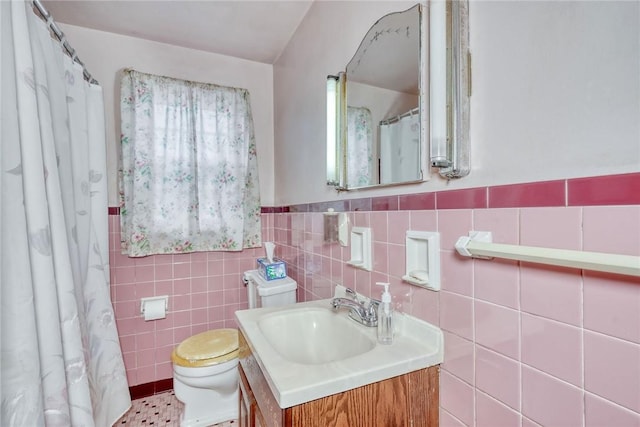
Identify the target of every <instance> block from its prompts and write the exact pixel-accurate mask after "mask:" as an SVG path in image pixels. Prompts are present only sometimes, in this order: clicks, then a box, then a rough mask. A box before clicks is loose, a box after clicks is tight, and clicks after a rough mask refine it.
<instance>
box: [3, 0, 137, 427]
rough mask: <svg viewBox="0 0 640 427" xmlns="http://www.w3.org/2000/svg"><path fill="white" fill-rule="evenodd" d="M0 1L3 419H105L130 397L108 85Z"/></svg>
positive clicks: (90, 422) (20, 11)
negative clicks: (113, 277) (117, 294)
mask: <svg viewBox="0 0 640 427" xmlns="http://www.w3.org/2000/svg"><path fill="white" fill-rule="evenodd" d="M32 7H33V6H32V4H31V2H30V1H22V0H12V1H0V29H1V31H2V36H1V37H0V40H1V41H2V61H0V64H1V69H0V74H1V75H2V79H1V86H0V94H1V96H0V102H1V107H0V108H1V109H2V121H1V122H0V135H1V140H0V141H1V145H0V149H1V151H0V159H1V164H2V172H1V173H0V184H1V186H2V192H1V200H2V202H1V204H0V227H1V232H0V243H1V249H0V253H1V254H2V256H1V257H0V258H1V264H2V265H1V270H0V271H1V276H2V281H1V282H0V305H1V308H0V319H1V320H0V324H1V325H2V332H1V334H0V351H1V354H2V356H1V358H0V378H1V379H2V381H0V383H1V389H0V390H1V394H0V396H1V401H2V414H1V418H0V425H2V426H44V425H46V426H60V427H67V426H89V427H90V426H109V425H112V424H113V423H114V422H116V421H117V419H118V418H119V417H120V416H121V415H122V414H123V413H124V412H126V410H127V409H128V408H129V406H130V405H131V399H130V397H129V389H128V385H127V378H126V373H125V369H124V363H123V360H122V352H121V350H120V343H119V341H118V332H117V330H116V325H115V321H114V313H113V307H112V305H111V299H110V291H109V245H108V228H107V188H106V178H105V175H106V149H105V124H104V105H103V99H102V88H100V86H97V85H90V84H88V83H87V82H85V81H84V79H83V75H82V67H80V66H79V65H78V64H74V63H73V62H72V60H71V59H70V58H69V57H68V56H65V55H64V54H63V53H62V49H61V47H60V44H59V43H58V42H57V41H54V40H53V39H51V37H50V35H49V30H48V28H47V25H46V24H45V23H44V22H43V21H42V20H40V18H38V17H37V16H36V15H35V14H34V13H33V10H32Z"/></svg>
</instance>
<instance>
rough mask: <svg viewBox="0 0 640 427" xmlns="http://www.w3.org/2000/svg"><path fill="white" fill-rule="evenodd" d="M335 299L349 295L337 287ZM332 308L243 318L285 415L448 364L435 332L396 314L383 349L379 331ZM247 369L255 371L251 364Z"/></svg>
mask: <svg viewBox="0 0 640 427" xmlns="http://www.w3.org/2000/svg"><path fill="white" fill-rule="evenodd" d="M336 296H339V297H344V296H345V294H344V287H342V286H336ZM330 301H331V300H330V299H325V300H318V301H310V302H303V303H298V304H292V305H288V306H284V307H264V308H258V309H253V310H239V311H236V319H237V320H238V326H239V327H240V330H241V331H242V333H243V334H244V336H245V338H246V339H247V344H248V345H249V347H250V349H251V358H255V363H257V365H258V366H259V367H260V370H261V371H262V373H263V374H264V377H265V379H266V381H267V384H268V385H269V388H270V389H271V392H272V393H273V396H274V397H275V399H276V401H277V402H278V405H279V406H280V408H289V407H291V406H295V405H299V404H301V403H305V402H309V401H311V400H315V399H320V398H322V397H325V396H330V395H332V394H336V393H340V392H343V391H346V390H351V389H354V388H357V387H361V386H363V385H366V384H371V383H374V382H377V381H382V380H385V379H388V378H392V377H395V376H398V375H403V374H406V373H409V372H412V371H416V370H418V369H423V368H427V367H429V366H434V365H437V364H439V363H442V360H443V354H444V348H443V347H444V344H443V341H444V340H443V335H442V331H441V330H440V329H439V328H437V327H436V326H433V325H431V324H430V323H427V322H425V321H423V320H420V319H417V318H415V317H413V316H409V315H405V314H402V313H396V316H395V323H396V328H395V330H396V334H395V338H394V340H393V344H391V345H381V344H378V343H377V341H376V328H371V327H367V326H363V325H360V324H358V323H356V322H355V321H353V320H351V319H349V317H348V312H349V310H348V309H344V308H343V309H340V310H339V311H337V312H334V311H333V310H332V309H331V306H330ZM240 363H241V364H242V365H243V367H245V369H246V368H247V367H250V365H251V366H253V362H251V360H250V359H247V360H244V359H241V360H240ZM245 363H246V364H247V366H245Z"/></svg>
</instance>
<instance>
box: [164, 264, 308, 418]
mask: <svg viewBox="0 0 640 427" xmlns="http://www.w3.org/2000/svg"><path fill="white" fill-rule="evenodd" d="M243 281H244V283H245V285H246V286H247V297H248V302H249V308H259V307H276V306H281V305H287V304H293V303H295V302H296V289H297V287H298V286H297V283H296V282H295V281H294V280H293V279H291V278H290V277H285V278H283V279H278V280H270V281H267V280H265V279H264V278H263V277H262V276H261V275H260V274H259V273H258V271H257V270H251V271H247V272H245V273H244V275H243ZM171 361H172V362H173V390H174V393H175V396H176V398H177V399H178V400H179V401H180V402H182V403H183V404H184V410H183V413H182V417H181V420H180V427H204V426H210V425H212V424H217V423H220V422H223V421H229V420H236V419H238V407H239V403H238V330H237V329H212V330H210V331H206V332H202V333H199V334H196V335H194V336H192V337H189V338H187V339H186V340H184V341H182V342H181V343H180V344H179V345H178V346H176V348H175V349H174V350H173V352H172V354H171Z"/></svg>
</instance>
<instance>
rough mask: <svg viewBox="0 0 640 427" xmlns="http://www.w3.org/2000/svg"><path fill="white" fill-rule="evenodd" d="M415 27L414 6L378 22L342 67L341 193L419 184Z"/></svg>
mask: <svg viewBox="0 0 640 427" xmlns="http://www.w3.org/2000/svg"><path fill="white" fill-rule="evenodd" d="M420 23H421V6H420V5H416V6H414V7H412V8H411V9H409V10H406V11H404V12H396V13H391V14H389V15H386V16H384V17H382V18H381V19H380V20H378V21H377V22H376V23H375V24H374V25H373V26H372V27H371V29H370V30H369V32H368V33H367V34H366V36H365V37H364V39H363V40H362V42H361V43H360V46H359V48H358V50H357V51H356V53H355V55H354V56H353V59H352V60H351V61H350V62H349V64H347V67H346V81H347V87H346V112H345V113H346V114H345V116H346V119H345V120H346V135H345V139H346V141H345V142H346V144H345V148H346V151H345V158H346V159H345V165H344V167H345V169H346V187H347V188H361V187H368V186H372V185H378V184H396V183H400V182H411V181H419V180H421V179H422V162H421V161H420V158H421V154H422V151H423V150H422V148H421V126H420V108H419V106H420V33H421V29H420ZM343 117H344V116H343Z"/></svg>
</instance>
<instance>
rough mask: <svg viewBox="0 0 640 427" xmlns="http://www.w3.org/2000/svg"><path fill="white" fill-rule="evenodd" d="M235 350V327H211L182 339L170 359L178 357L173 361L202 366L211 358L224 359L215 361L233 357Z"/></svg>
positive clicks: (236, 345) (183, 364)
mask: <svg viewBox="0 0 640 427" xmlns="http://www.w3.org/2000/svg"><path fill="white" fill-rule="evenodd" d="M237 352H238V330H237V329H212V330H210V331H206V332H201V333H199V334H196V335H194V336H192V337H190V338H187V339H186V340H184V341H182V342H181V343H180V344H178V346H177V347H176V348H175V350H174V352H173V354H172V356H175V357H172V359H178V360H174V362H176V363H178V364H180V365H182V366H197V365H200V366H202V365H205V364H206V365H208V364H211V362H214V361H213V360H212V359H225V360H215V362H217V363H220V362H223V361H226V360H230V359H233V358H234V357H237ZM234 353H235V354H234ZM180 359H181V360H180ZM180 362H182V363H180Z"/></svg>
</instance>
